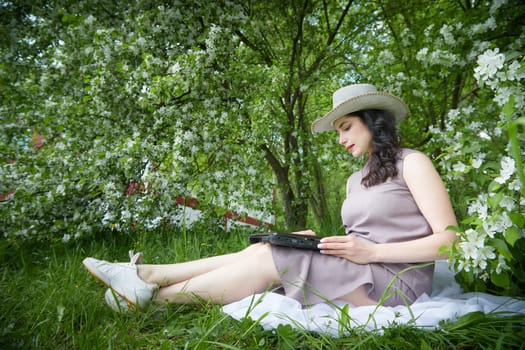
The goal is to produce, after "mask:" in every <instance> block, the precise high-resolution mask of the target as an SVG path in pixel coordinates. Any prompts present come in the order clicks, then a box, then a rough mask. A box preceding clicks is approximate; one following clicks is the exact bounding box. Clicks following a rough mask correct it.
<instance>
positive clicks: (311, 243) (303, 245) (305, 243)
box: [249, 232, 321, 250]
mask: <svg viewBox="0 0 525 350" xmlns="http://www.w3.org/2000/svg"><path fill="white" fill-rule="evenodd" d="M249 240H250V243H251V244H253V243H257V242H267V243H270V244H273V245H278V246H283V247H292V248H299V249H310V250H319V248H317V245H318V244H319V243H320V240H321V237H317V236H310V235H300V234H295V233H281V232H271V233H265V234H255V235H251V236H250V238H249Z"/></svg>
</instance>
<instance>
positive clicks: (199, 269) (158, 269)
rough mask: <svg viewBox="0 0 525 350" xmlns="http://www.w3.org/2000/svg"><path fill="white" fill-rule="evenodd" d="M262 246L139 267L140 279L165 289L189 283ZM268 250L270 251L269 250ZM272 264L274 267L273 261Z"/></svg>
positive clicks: (234, 262) (236, 260) (250, 253)
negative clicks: (196, 258)
mask: <svg viewBox="0 0 525 350" xmlns="http://www.w3.org/2000/svg"><path fill="white" fill-rule="evenodd" d="M261 245H262V243H260V244H254V245H250V246H248V247H247V248H245V249H244V250H242V251H240V252H237V253H231V254H225V255H218V256H213V257H209V258H203V259H199V260H194V261H188V262H182V263H176V264H160V265H149V264H142V265H140V266H139V265H137V266H138V273H139V276H140V278H142V279H143V280H144V281H146V282H149V283H156V284H158V285H159V286H161V287H164V286H168V285H172V284H174V283H177V282H183V281H187V280H189V279H190V278H193V277H196V276H199V275H202V274H204V273H207V272H210V271H212V270H215V269H218V268H220V267H222V266H225V265H229V264H236V263H239V261H241V260H242V259H243V258H244V257H246V256H249V255H252V254H253V252H255V251H256V250H257V249H258V247H259V246H261ZM267 248H268V247H267ZM268 250H270V249H269V248H268ZM270 257H271V256H270ZM271 263H272V265H273V260H272V261H271Z"/></svg>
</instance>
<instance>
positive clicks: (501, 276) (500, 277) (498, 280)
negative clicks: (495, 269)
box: [490, 272, 510, 289]
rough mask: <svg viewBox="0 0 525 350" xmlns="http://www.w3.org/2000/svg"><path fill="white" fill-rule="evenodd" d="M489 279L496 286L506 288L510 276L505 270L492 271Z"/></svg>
mask: <svg viewBox="0 0 525 350" xmlns="http://www.w3.org/2000/svg"><path fill="white" fill-rule="evenodd" d="M490 280H491V281H492V283H494V284H495V285H496V286H498V287H501V288H505V289H507V288H508V287H509V285H510V278H509V275H508V274H507V272H502V273H493V274H492V275H491V276H490Z"/></svg>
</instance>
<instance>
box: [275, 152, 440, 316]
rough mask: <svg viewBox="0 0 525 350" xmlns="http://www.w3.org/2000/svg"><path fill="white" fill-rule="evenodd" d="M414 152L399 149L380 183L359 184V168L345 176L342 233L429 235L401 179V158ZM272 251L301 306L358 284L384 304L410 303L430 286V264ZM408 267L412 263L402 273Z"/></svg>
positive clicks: (395, 238)
mask: <svg viewBox="0 0 525 350" xmlns="http://www.w3.org/2000/svg"><path fill="white" fill-rule="evenodd" d="M414 152H417V151H415V150H409V149H402V150H401V153H400V156H399V160H398V161H397V163H396V166H397V169H398V175H397V176H396V177H395V178H393V179H388V180H387V181H386V182H384V183H382V184H379V185H376V186H372V187H369V188H365V187H364V186H362V185H361V179H362V178H363V169H362V170H360V171H358V172H356V173H354V174H352V176H350V178H349V179H348V183H347V194H346V199H345V201H344V202H343V205H342V208H341V216H342V221H343V224H344V227H345V231H346V234H350V235H355V236H356V237H359V238H362V239H366V240H368V241H370V242H375V243H388V242H401V241H409V240H413V239H417V238H422V237H425V236H428V235H430V234H432V229H431V228H430V226H429V224H428V222H427V221H426V219H425V218H424V217H423V214H421V212H420V210H419V208H418V207H417V205H416V203H415V201H414V199H413V197H412V195H411V193H410V191H409V189H408V187H407V185H406V183H405V181H404V180H403V160H404V158H405V156H407V155H408V154H411V153H414ZM365 171H366V166H365ZM272 255H273V260H274V263H275V266H276V268H277V271H278V272H279V275H280V276H281V283H282V288H283V289H284V294H285V295H286V296H288V297H291V298H293V299H296V300H297V301H299V302H300V303H301V304H303V305H308V304H317V303H321V302H325V301H328V300H335V299H338V298H341V297H343V296H345V295H348V294H349V293H351V292H352V291H354V290H355V289H356V288H358V287H360V286H363V285H364V286H365V288H366V290H367V291H368V296H369V298H371V299H373V300H376V301H379V300H380V299H381V298H382V296H383V302H382V305H385V306H395V305H405V304H410V303H412V302H413V301H415V300H416V299H417V298H418V297H419V296H420V295H421V294H423V293H427V294H428V295H430V293H431V291H432V277H433V273H434V266H433V264H430V265H428V266H426V267H417V266H418V265H422V264H421V263H419V264H416V263H413V264H410V263H406V264H405V263H403V264H398V263H396V264H393V263H372V264H366V265H359V264H355V263H353V262H351V261H349V260H346V259H342V258H338V257H334V256H328V255H323V254H321V253H318V252H314V251H309V250H303V249H295V248H286V247H278V246H272ZM414 266H416V268H414ZM409 267H413V268H411V269H409V270H406V271H404V272H402V273H401V271H403V270H405V269H407V268H409ZM398 273H400V274H399V275H398V276H395V275H396V274H398ZM390 283H392V285H391V286H390V287H389V288H388V290H387V291H386V292H385V289H387V287H388V285H389V284H390Z"/></svg>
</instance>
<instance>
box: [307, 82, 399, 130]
mask: <svg viewBox="0 0 525 350" xmlns="http://www.w3.org/2000/svg"><path fill="white" fill-rule="evenodd" d="M364 109H381V110H384V111H388V112H390V113H392V115H393V116H394V117H395V118H396V122H399V121H400V120H401V119H403V118H405V117H406V116H407V114H408V107H407V105H406V104H405V103H404V102H403V100H402V99H400V98H399V97H396V96H394V95H391V94H389V93H387V92H381V91H377V89H376V87H375V86H374V85H370V84H355V85H348V86H345V87H342V88H340V89H339V90H337V91H336V92H334V95H333V109H332V110H331V111H330V112H328V113H327V114H326V115H325V116H324V117H321V118H319V119H317V120H316V121H314V122H313V123H312V132H313V133H316V132H321V131H327V130H335V127H334V121H335V120H336V119H338V118H339V117H342V116H344V115H347V114H350V113H353V112H357V111H361V110H364Z"/></svg>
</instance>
